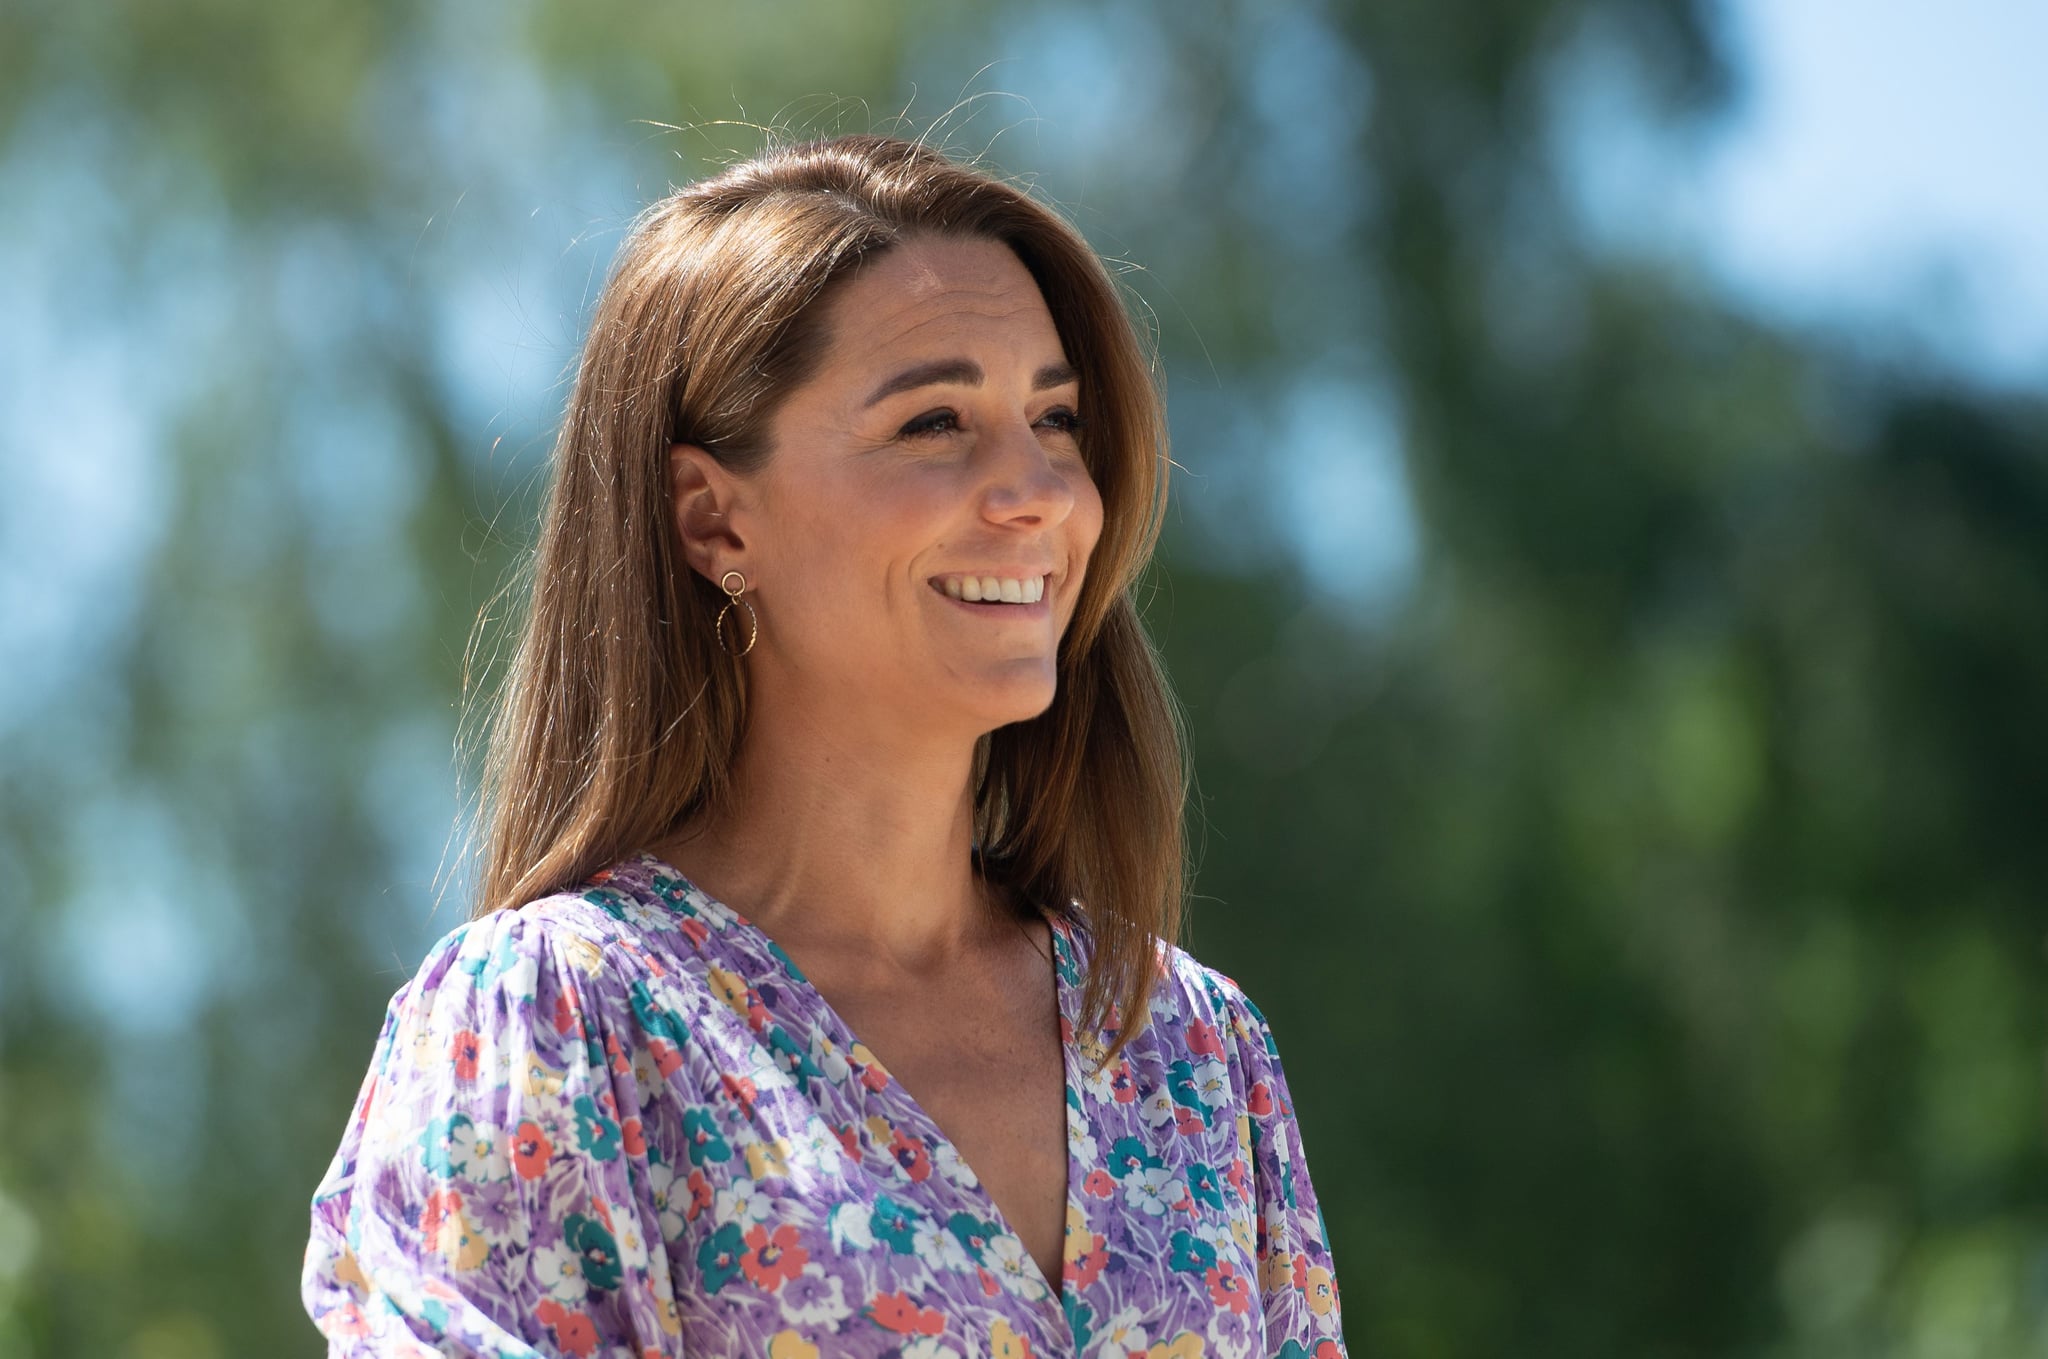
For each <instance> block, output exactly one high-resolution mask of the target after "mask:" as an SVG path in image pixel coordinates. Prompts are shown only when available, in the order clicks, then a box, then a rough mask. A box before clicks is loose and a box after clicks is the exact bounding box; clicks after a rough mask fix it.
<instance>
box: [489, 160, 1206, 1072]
mask: <svg viewBox="0 0 2048 1359" xmlns="http://www.w3.org/2000/svg"><path fill="white" fill-rule="evenodd" d="M926 234H937V235H942V236H950V237H968V238H985V239H989V240H994V241H999V242H1002V243H1003V244H1005V245H1007V246H1009V247H1010V249H1011V250H1013V251H1014V252H1015V253H1016V254H1017V256H1018V258H1019V259H1020V260H1021V261H1022V262H1023V263H1024V265H1025V267H1026V268H1027V269H1028V270H1029V271H1030V273H1031V275H1032V277H1033V278H1034V279H1035V280H1036V281H1037V283H1038V287H1039V289H1040V291H1041V293H1042V294H1043V295H1044V298H1045V302H1046V306H1047V308H1048V309H1049V310H1050V311H1051V313H1052V318H1053V321H1054V324H1055V326H1056V327H1057V329H1058V331H1059V335H1060V339H1061V342H1062V343H1063V344H1064V346H1065V348H1066V352H1067V358H1068V360H1069V361H1070V362H1071V363H1072V364H1073V366H1074V368H1075V370H1076V372H1077V373H1078V374H1079V375H1080V383H1081V391H1082V401H1083V403H1084V409H1086V410H1087V411H1088V413H1089V421H1088V424H1087V426H1086V427H1085V429H1084V430H1083V431H1082V434H1081V452H1082V456H1083V458H1084V459H1085V461H1086V463H1087V465H1088V469H1089V472H1090V474H1091V475H1092V477H1093V478H1094V481H1095V484H1096V487H1097V488H1098V490H1099V492H1100V494H1101V496H1102V504H1103V529H1102V534H1101V536H1100V538H1099V539H1098V540H1097V543H1096V547H1095V551H1094V555H1093V557H1092V558H1091V559H1090V562H1089V568H1088V571H1087V573H1086V576H1085V579H1084V581H1083V584H1082V590H1081V596H1080V598H1079V600H1078V601H1077V602H1076V604H1075V608H1074V613H1073V617H1072V619H1071V621H1070V622H1069V624H1068V627H1067V631H1066V633H1065V635H1064V636H1063V637H1062V639H1061V642H1060V648H1059V656H1058V661H1057V687H1056V696H1055V697H1054V699H1053V702H1052V704H1051V706H1050V707H1049V708H1047V709H1046V711H1044V712H1043V713H1041V714H1039V715H1038V716H1037V717H1035V718H1032V719H1030V720H1028V721H1022V722H1016V723H1012V724H1009V725H1007V726H1004V727H1000V728H998V729H996V730H995V731H993V732H991V733H989V734H988V735H986V736H984V737H983V738H982V739H981V741H980V742H979V743H978V745H977V749H976V758H975V762H974V770H975V773H974V784H975V788H974V802H975V814H974V822H975V832H976V840H977V843H978V844H979V845H980V847H981V856H982V863H983V868H984V871H985V872H986V873H987V874H988V876H989V877H990V879H991V880H992V881H994V882H996V883H997V884H998V885H1000V886H1003V887H1006V888H1008V889H1010V890H1011V891H1014V892H1016V893H1019V894H1022V895H1023V896H1025V897H1026V898H1028V899H1030V900H1033V901H1037V902H1041V903H1044V904H1046V905H1049V906H1051V907H1053V908H1054V909H1057V910H1060V911H1063V912H1069V911H1071V910H1072V909H1073V908H1074V906H1075V905H1076V904H1078V905H1079V906H1080V907H1081V909H1083V910H1084V911H1085V913H1086V919H1087V924H1088V926H1089V930H1090V933H1091V935H1092V936H1093V938H1094V940H1095V955H1094V962H1093V965H1092V966H1091V969H1090V976H1089V979H1088V982H1087V987H1086V990H1085V991H1084V993H1083V1018H1082V1025H1081V1027H1082V1030H1083V1032H1084V1033H1085V1034H1087V1035H1088V1036H1089V1038H1090V1039H1091V1042H1090V1046H1091V1047H1092V1048H1094V1049H1095V1050H1097V1051H1104V1049H1105V1047H1106V1051H1104V1055H1103V1057H1102V1058H1101V1060H1103V1061H1109V1060H1113V1058H1114V1056H1115V1054H1116V1053H1117V1052H1119V1051H1121V1049H1122V1047H1123V1045H1124V1043H1125V1042H1127V1041H1128V1040H1129V1039H1130V1037H1131V1036H1132V1035H1134V1034H1135V1033H1136V1032H1138V1031H1139V1030H1140V1029H1141V1028H1142V1027H1143V1026H1144V1023H1145V1020H1146V1017H1147V1014H1148V1010H1149V1006H1148V1000H1149V996H1150V991H1151V986H1152V982H1153V979H1154V977H1155V975H1156V973H1157V971H1158V968H1159V958H1158V947H1159V944H1158V941H1160V940H1165V941H1167V942H1174V941H1177V939H1178V937H1179V932H1180V920H1181V903H1182V894H1183V891H1184V880H1185V874H1186V867H1185V852H1186V850H1185V837H1184V830H1183V826H1182V820H1181V817H1182V808H1183V803H1184V800H1185V796H1186V784H1185V774H1184V769H1185V757H1184V738H1183V733H1182V729H1181V724H1180V717H1179V712H1178V709H1177V707H1176V705H1175V704H1174V701H1173V698H1172V696H1171V693H1170V691H1169V689H1168V687H1167V684H1166V680H1165V677H1164V674H1163V672H1162V670H1161V668H1160V665H1159V659H1158V656H1157V653H1156V652H1155V651H1154V649H1153V647H1152V644H1151V642H1150V640H1149V638H1148V637H1147V636H1146V633H1145V630H1144V626H1143V624H1142V623H1141V622H1140V620H1139V617H1138V613H1137V610H1136V608H1135V606H1134V604H1133V602H1132V589H1133V586H1134V584H1135V583H1136V581H1137V578H1138V575H1139V573H1140V572H1141V571H1142V569H1143V568H1144V566H1145V564H1146V562H1147V561H1148V560H1149V559H1150V557H1151V554H1152V550H1153V547H1154V545H1155V544H1156V542H1157V539H1158V536H1159V529H1160V520H1161V514H1162V511H1163V508H1164V504H1165V495H1166V482H1167V468H1168V465H1169V459H1168V450H1167V434H1166V421H1165V414H1164V410H1163V405H1162V399H1161V395H1160V392H1159V389H1158V387H1157V386H1156V385H1155V382H1154V376H1153V375H1154V372H1155V366H1154V364H1153V361H1152V359H1153V354H1152V351H1151V349H1150V347H1149V345H1148V344H1147V343H1146V342H1145V341H1144V340H1143V339H1141V336H1140V333H1139V331H1138V330H1137V328H1136V327H1135V326H1134V324H1133V322H1132V320H1131V317H1130V316H1129V314H1128V313H1127V312H1126V310H1125V308H1124V305H1123V301H1122V296H1121V294H1120V293H1119V291H1118V288H1117V285H1116V283H1115V281H1114V279H1113V278H1112V277H1111V276H1110V274H1109V271H1108V270H1107V269H1106V268H1105V267H1104V265H1103V262H1102V260H1101V258H1100V257H1099V256H1098V255H1097V254H1096V253H1095V251H1094V250H1093V249H1092V248H1091V247H1090V246H1089V245H1088V243H1087V242H1086V240H1085V239H1084V238H1083V237H1082V236H1081V235H1080V233H1079V232H1078V231H1076V230H1075V229H1074V228H1073V227H1072V226H1070V225H1069V224H1068V223H1067V222H1066V221H1065V219H1063V218H1062V217H1061V216H1060V215H1059V214H1058V213H1056V212H1055V211H1053V210H1052V209H1050V208H1048V207H1046V206H1044V205H1043V204H1041V203H1039V202H1038V201H1036V200H1035V199H1033V198H1032V197H1030V196H1029V195H1028V194H1026V193H1024V192H1022V191H1020V190H1019V189H1017V188H1015V187H1012V186H1011V185H1009V184H1006V183H1003V182H1001V181H999V180H996V179H994V178H992V177H990V176H989V175H987V174H984V173H982V172H980V171H978V170H975V169H972V168H969V167H966V166H963V165H960V164H957V163H955V162H954V161H952V160H950V159H948V158H947V157H946V156H945V155H943V154H941V153H940V152H938V151H936V150H934V149H932V148H930V147H928V146H926V145H924V144H922V143H921V142H912V141H905V140H901V139H898V138H892V137H883V136H874V135H856V136H844V137H836V138H830V139H821V140H817V141H811V142H807V143H803V144H800V145H786V146H781V147H775V148H771V149H770V150H768V151H766V152H764V153H763V154H761V155H759V156H757V157H755V158H753V159H750V160H747V161H744V162H741V163H739V164H736V165H733V166H731V167H729V168H727V169H725V170H723V171H721V172H720V173H718V174H716V175H713V176H711V177H709V178H707V179H704V180H701V181H698V182H697V183H695V184H691V185H689V186H687V187H685V188H682V189H680V190H678V191H676V192H675V193H673V194H671V195H670V196H668V197H666V198H664V199H662V200H661V201H659V202H657V203H655V204H653V205H651V206H650V207H648V208H647V209H645V210H644V211H642V212H641V213H640V214H639V215H638V216H637V217H636V218H635V219H634V221H633V223H632V226H631V229H630V230H629V232H628V234H627V237H626V239H625V241H624V243H623V245H622V246H621V248H620V250H619V254H618V257H617V259H616V260H615V262H614V264H613V267H612V272H611V275H610V277H609V278H608V280H607V281H606V284H605V288H604V292H603V294H602V295H601V297H600V298H599V300H598V303H597V308H596V312H595V314H594V316H593V318H592V321H591V325H590V330H589V335H588V337H587V339H586V341H585V343H584V346H583V351H582V356H581V359H580V362H579V364H578V368H577V373H576V380H575V386H574V389H573V391H572V393H571V396H570V399H569V405H568V410H567V413H566V416H565V418H564V420H563V423H562V427H561V431H560V434H559V436H558V438H557V440H556V443H555V447H554V455H553V470H552V477H551V480H550V482H549V485H548V491H547V496H546V500H545V505H544V508H543V510H542V513H541V527H540V537H539V541H538V543H537V545H536V548H535V551H534V553H533V554H532V557H531V559H530V563H529V566H528V569H529V570H530V577H529V578H528V579H526V580H525V582H524V583H525V585H526V600H525V617H524V622H523V627H522V628H521V632H520V639H519V642H518V646H517V649H516V651H515V652H514V654H513V656H512V658H511V660H510V662H509V665H508V667H507V669H506V671H505V673H504V675H503V678H502V681H501V684H500V686H499V689H498V691H497V694H496V696H495V700H494V702H493V705H492V710H491V715H490V725H489V733H488V748H487V751H486V755H485V760H484V767H483V770H482V776H481V781H480V785H479V799H480V805H479V822H480V824H481V826H482V845H481V854H480V856H479V857H480V858H481V870H480V875H479V879H478V883H477V893H476V900H475V903H474V906H473V908H472V913H471V914H472V918H478V917H482V916H485V915H488V914H490V913H491V912H493V911H498V910H503V909H506V908H508V907H516V906H518V905H520V904H521V903H524V902H527V901H530V900H533V899H535V898H537V897H540V896H545V895H547V894H549V893H550V892H554V891H559V890H562V889H563V888H565V887H568V886H572V885H574V884H576V883H579V882H581V881H583V880H584V879H585V878H587V877H588V876H589V875H590V874H591V873H593V872H594V871H596V870H598V869H599V868H602V867H604V866H606V865H608V864H611V863H614V862H616V861H618V860H620V859H622V858H624V857H626V856H628V855H630V854H631V853H633V852H634V851H635V850H637V849H641V848H645V847H647V846H650V845H653V844H655V843H657V842H658V841H660V840H661V839H663V838H665V837H666V836H668V835H669V834H671V833H672V832H674V831H675V830H676V829H677V828H678V827H679V826H681V825H682V823H683V822H684V821H686V820H687V819H689V818H690V817H691V816H692V815H693V814H695V813H696V812H697V811H698V810H700V809H702V808H706V807H719V806H722V805H724V799H726V798H727V797H728V796H729V793H730V771H731V770H732V768H733V762H734V756H735V754H736V753H737V751H738V749H739V745H740V741H741V739H742V737H743V735H744V733H745V729H746V716H747V689H746V683H745V672H744V669H743V667H742V666H741V664H740V663H738V662H736V661H735V660H734V659H733V658H732V657H730V656H728V655H726V654H725V652H724V651H723V649H722V648H721V647H720V646H719V645H718V642H717V639H716V638H715V636H714V634H713V626H714V620H715V619H716V616H717V611H718V609H719V607H720V606H721V605H723V604H724V603H725V597H724V595H722V594H721V593H720V592H719V590H718V589H717V587H715V586H714V585H713V584H712V583H711V582H710V581H707V580H705V579H703V578H702V577H701V576H699V575H698V574H697V573H696V572H695V571H694V570H692V569H690V567H689V566H688V564H687V563H686V562H685V561H684V560H683V558H682V555H681V551H680V546H679V543H678V541H677V539H676V533H675V529H674V528H673V520H672V517H671V515H672V510H671V502H670V498H669V472H668V469H669V448H670V445H671V444H674V443H677V442H687V443H693V444H697V445H700V446H702V447H703V448H705V449H706V450H707V451H709V452H711V453H712V455H713V456H714V457H716V458H718V459H719V460H720V462H721V463H723V464H725V465H727V466H729V467H731V468H733V469H734V470H735V471H738V472H742V473H744V472H748V471H751V470H753V469H754V468H756V467H758V466H759V465H760V464H761V462H762V461H763V459H765V458H767V457H769V456H771V450H770V449H769V447H768V436H767V430H768V428H769V422H770V420H771V418H772V416H773V415H774V413H775V411H776V409H777V406H778V404H779V403H780V402H781V401H782V400H783V399H784V398H786V397H787V396H788V395H789V393H790V392H792V391H793V390H794V389H796V388H797V387H798V386H800V385H801V384H802V383H803V382H805V381H806V380H807V379H808V378H809V377H810V376H811V375H812V373H814V372H815V371H816V369H817V367H818V365H819V362H820V360H821V358H822V354H823V351H824V348H825V345H826V343H827V341H828V338H829V337H828V336H826V335H825V334H824V333H823V326H822V323H821V322H822V312H823V310H824V309H823V308H822V307H821V306H820V303H821V301H822V300H823V299H824V298H825V296H826V294H827V292H828V290H830V289H831V288H832V286H833V284H834V283H835V281H837V280H840V279H842V278H844V277H845V276H847V275H848V274H849V272H850V271H852V270H853V269H854V268H855V267H856V266H857V265H859V264H860V263H861V262H862V261H863V260H867V259H871V258H873V257H875V256H876V255H878V254H879V253H880V252H883V251H886V250H888V249H889V248H890V247H891V246H893V245H895V244H896V243H898V242H900V241H903V240H905V239H908V238H910V237H912V236H918V235H926Z"/></svg>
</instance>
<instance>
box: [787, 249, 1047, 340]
mask: <svg viewBox="0 0 2048 1359" xmlns="http://www.w3.org/2000/svg"><path fill="white" fill-rule="evenodd" d="M825 328H826V334H827V335H828V336H829V340H828V343H827V349H826V360H825V364H824V366H825V368H827V369H839V370H842V371H844V370H849V369H850V370H857V371H869V370H873V369H877V368H881V367H885V366H888V365H890V364H893V363H897V362H900V361H901V360H903V359H906V358H951V357H956V356H963V355H967V354H968V351H970V350H982V349H986V350H991V351H994V352H993V353H992V354H988V355H983V354H981V353H978V352H977V353H974V354H972V356H973V357H977V358H981V357H991V358H993V357H1001V356H1002V355H1004V354H1005V353H1006V352H1008V351H1015V356H1016V358H1017V359H1018V360H1019V361H1020V362H1023V363H1030V364H1036V363H1041V362H1045V361H1049V360H1054V359H1059V358H1063V357H1064V354H1063V352H1062V350H1061V348H1060V341H1059V331H1058V328H1057V327H1056V326H1055V325H1054V324H1053V319H1052V313H1051V311H1049V310H1048V309H1047V307H1046V305H1045V298H1044V296H1043V294H1041V293H1040V292H1039V290H1038V283H1037V281H1036V280H1034V279H1033V278H1032V277H1031V271H1030V270H1028V269H1026V268H1025V267H1024V262H1023V261H1022V260H1020V259H1018V258H1017V255H1016V252H1015V251H1013V250H1011V249H1010V248H1009V247H1008V246H1006V245H1004V244H1003V243H1001V242H1000V241H990V240H982V239H978V238H977V239H965V240H962V239H954V238H948V237H932V236H925V237H916V238H913V239H911V240H909V241H905V242H904V243H902V244H901V245H897V246H895V247H893V248H891V249H889V250H888V251H886V252H884V253H883V254H882V255H880V256H879V257H876V258H874V259H872V260H870V261H868V262H867V263H865V264H863V265H861V266H860V268H859V269H858V270H856V271H855V272H854V274H853V275H852V276H851V277H849V278H848V279H847V280H846V281H845V283H844V285H843V286H841V287H840V288H839V289H837V290H836V291H835V293H834V295H833V296H832V298H831V300H830V302H829V304H828V305H827V307H826V314H825Z"/></svg>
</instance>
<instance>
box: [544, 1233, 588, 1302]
mask: <svg viewBox="0 0 2048 1359" xmlns="http://www.w3.org/2000/svg"><path fill="white" fill-rule="evenodd" d="M533 1275H534V1277H535V1278H537V1279H539V1280H540V1285H541V1287H542V1288H545V1289H547V1291H548V1294H549V1296H551V1297H553V1298H554V1299H555V1300H556V1301H558V1302H581V1301H583V1295H584V1294H585V1293H586V1292H588V1291H589V1290H590V1284H589V1281H588V1280H586V1279H585V1278H584V1277H583V1257H582V1256H581V1255H578V1254H577V1253H576V1252H575V1251H573V1250H570V1249H569V1247H568V1246H567V1245H565V1244H559V1243H558V1244H556V1245H552V1246H542V1247H541V1248H540V1249H539V1250H537V1251H535V1252H534V1253H533Z"/></svg>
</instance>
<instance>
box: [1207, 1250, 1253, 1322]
mask: <svg viewBox="0 0 2048 1359" xmlns="http://www.w3.org/2000/svg"><path fill="white" fill-rule="evenodd" d="M1202 1281H1203V1282H1204V1283H1206V1284H1208V1285H1209V1296H1210V1297H1212V1298H1214V1299H1215V1300H1216V1305H1217V1306H1218V1307H1228V1308H1229V1309H1230V1310H1231V1311H1233V1312H1235V1313H1237V1314H1238V1315H1239V1316H1243V1315H1244V1314H1245V1312H1246V1311H1247V1310H1248V1309H1249V1308H1250V1307H1251V1305H1252V1289H1251V1282H1250V1280H1248V1279H1246V1278H1245V1277H1244V1275H1242V1274H1240V1273H1238V1272H1237V1266H1236V1265H1234V1264H1232V1263H1230V1261H1228V1260H1218V1261H1217V1262H1216V1263H1215V1264H1213V1265H1211V1266H1209V1270H1208V1272H1207V1273H1206V1274H1204V1275H1203V1276H1202Z"/></svg>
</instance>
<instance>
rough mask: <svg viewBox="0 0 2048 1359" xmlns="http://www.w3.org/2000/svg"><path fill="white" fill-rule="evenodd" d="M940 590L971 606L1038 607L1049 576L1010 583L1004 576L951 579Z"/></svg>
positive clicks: (958, 577) (951, 577)
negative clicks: (1032, 605) (994, 604)
mask: <svg viewBox="0 0 2048 1359" xmlns="http://www.w3.org/2000/svg"><path fill="white" fill-rule="evenodd" d="M939 588H940V589H942V590H944V591H945V592H946V594H947V595H949V596H951V597H952V598H954V599H964V600H966V601H967V602H969V603H970V604H993V603H996V602H998V601H1000V602H1002V603H1004V604H1036V603H1037V602H1038V601H1039V600H1041V599H1043V598H1045V577H1044V576H1026V577H1024V578H1023V579H1021V580H1018V579H1008V580H1006V579H1003V578H1002V577H1000V576H947V577H946V578H945V579H944V580H942V581H940V582H939Z"/></svg>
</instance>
